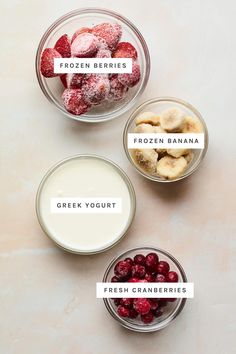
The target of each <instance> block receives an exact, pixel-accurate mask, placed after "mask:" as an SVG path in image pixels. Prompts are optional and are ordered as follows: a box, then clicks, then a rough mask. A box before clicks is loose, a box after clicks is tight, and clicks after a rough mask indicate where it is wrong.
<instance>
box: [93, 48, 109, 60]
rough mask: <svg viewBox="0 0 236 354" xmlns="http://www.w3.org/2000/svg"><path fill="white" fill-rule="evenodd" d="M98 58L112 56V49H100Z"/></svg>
mask: <svg viewBox="0 0 236 354" xmlns="http://www.w3.org/2000/svg"><path fill="white" fill-rule="evenodd" d="M96 58H111V51H110V50H109V49H99V50H98V52H97V54H96Z"/></svg>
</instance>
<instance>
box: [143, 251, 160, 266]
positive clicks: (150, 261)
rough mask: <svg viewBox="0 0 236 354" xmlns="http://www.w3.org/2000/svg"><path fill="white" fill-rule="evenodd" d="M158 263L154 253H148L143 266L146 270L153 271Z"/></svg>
mask: <svg viewBox="0 0 236 354" xmlns="http://www.w3.org/2000/svg"><path fill="white" fill-rule="evenodd" d="M157 263H158V255H157V254H156V253H149V254H147V255H146V259H145V265H146V267H147V268H148V269H153V270H154V269H155V268H156V266H157Z"/></svg>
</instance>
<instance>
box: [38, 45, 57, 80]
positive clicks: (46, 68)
mask: <svg viewBox="0 0 236 354" xmlns="http://www.w3.org/2000/svg"><path fill="white" fill-rule="evenodd" d="M54 58H61V54H60V53H58V51H57V50H56V49H53V48H46V49H44V51H43V53H42V56H41V61H40V71H41V74H42V75H43V76H44V77H56V76H59V75H60V74H55V73H54Z"/></svg>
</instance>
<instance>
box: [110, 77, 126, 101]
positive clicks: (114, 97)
mask: <svg viewBox="0 0 236 354" xmlns="http://www.w3.org/2000/svg"><path fill="white" fill-rule="evenodd" d="M127 91H128V87H127V86H124V85H122V84H121V83H120V81H119V80H118V75H112V76H110V92H109V95H108V100H109V101H120V100H122V99H124V98H125V96H126V93H127Z"/></svg>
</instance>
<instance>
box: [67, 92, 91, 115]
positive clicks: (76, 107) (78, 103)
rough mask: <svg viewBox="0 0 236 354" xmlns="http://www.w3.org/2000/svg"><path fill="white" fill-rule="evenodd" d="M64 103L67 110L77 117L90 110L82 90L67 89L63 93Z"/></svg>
mask: <svg viewBox="0 0 236 354" xmlns="http://www.w3.org/2000/svg"><path fill="white" fill-rule="evenodd" d="M62 101H63V104H64V106H65V108H66V110H67V111H68V112H70V113H72V114H75V115H80V114H83V113H86V112H87V111H88V109H89V108H90V106H89V105H88V104H87V103H86V102H85V101H84V97H83V93H82V91H81V90H80V89H66V90H65V91H64V92H63V95H62Z"/></svg>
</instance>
